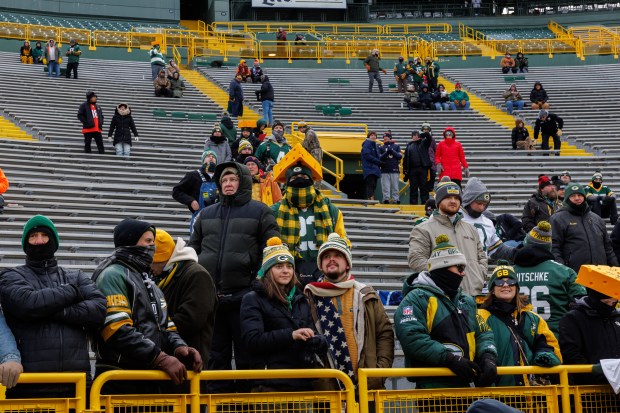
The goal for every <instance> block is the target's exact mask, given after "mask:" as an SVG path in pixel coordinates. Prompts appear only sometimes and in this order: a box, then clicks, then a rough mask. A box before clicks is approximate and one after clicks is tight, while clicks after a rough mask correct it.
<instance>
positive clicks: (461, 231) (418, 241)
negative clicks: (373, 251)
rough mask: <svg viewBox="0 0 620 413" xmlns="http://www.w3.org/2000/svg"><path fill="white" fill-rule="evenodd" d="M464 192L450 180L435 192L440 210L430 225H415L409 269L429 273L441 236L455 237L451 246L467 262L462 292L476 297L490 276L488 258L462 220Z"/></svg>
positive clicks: (410, 247)
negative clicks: (430, 262)
mask: <svg viewBox="0 0 620 413" xmlns="http://www.w3.org/2000/svg"><path fill="white" fill-rule="evenodd" d="M461 201H462V197H461V188H460V187H459V186H458V185H457V184H456V183H454V182H451V181H449V180H448V179H447V177H444V178H442V180H441V182H439V184H438V185H437V189H436V190H435V203H436V204H437V209H436V210H435V211H433V213H432V215H431V216H430V218H429V219H428V221H426V222H423V223H421V224H419V225H416V226H415V227H414V228H413V229H412V230H411V234H410V235H409V254H408V256H407V258H408V260H409V268H411V269H412V270H413V271H414V272H421V271H424V270H426V267H427V262H428V258H429V257H430V256H431V253H432V251H433V249H434V248H435V247H436V243H435V239H436V238H437V236H439V235H440V234H445V233H448V234H453V235H452V238H453V239H452V240H451V241H452V242H453V243H455V245H456V246H457V247H458V249H459V251H461V253H462V254H463V255H464V256H465V258H466V259H467V269H466V270H465V278H464V280H463V291H464V292H465V293H467V294H469V295H472V296H476V295H478V294H479V293H480V291H482V286H483V285H484V281H485V280H486V274H487V254H486V253H485V252H484V247H483V245H482V242H481V241H480V236H479V235H478V231H477V230H476V228H474V227H473V226H472V225H470V224H468V223H467V222H465V221H464V220H463V213H462V212H461V211H460V207H461Z"/></svg>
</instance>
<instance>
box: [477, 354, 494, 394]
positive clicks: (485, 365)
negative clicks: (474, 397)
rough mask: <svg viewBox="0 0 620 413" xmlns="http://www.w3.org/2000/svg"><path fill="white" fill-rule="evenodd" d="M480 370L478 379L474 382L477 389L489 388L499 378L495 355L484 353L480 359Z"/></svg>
mask: <svg viewBox="0 0 620 413" xmlns="http://www.w3.org/2000/svg"><path fill="white" fill-rule="evenodd" d="M480 370H482V371H481V373H480V374H479V375H478V379H477V380H475V381H474V383H475V384H476V387H489V386H490V385H492V384H493V383H495V379H496V378H497V360H496V358H495V356H494V355H492V354H489V353H484V354H483V355H482V357H481V358H480Z"/></svg>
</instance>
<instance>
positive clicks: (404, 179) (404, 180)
mask: <svg viewBox="0 0 620 413" xmlns="http://www.w3.org/2000/svg"><path fill="white" fill-rule="evenodd" d="M408 180H409V175H407V174H404V175H403V182H407V181H408Z"/></svg>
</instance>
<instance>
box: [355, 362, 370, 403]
mask: <svg viewBox="0 0 620 413" xmlns="http://www.w3.org/2000/svg"><path fill="white" fill-rule="evenodd" d="M357 386H358V390H359V400H360V405H359V410H360V413H368V376H367V375H366V369H363V368H362V369H358V370H357Z"/></svg>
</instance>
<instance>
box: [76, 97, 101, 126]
mask: <svg viewBox="0 0 620 413" xmlns="http://www.w3.org/2000/svg"><path fill="white" fill-rule="evenodd" d="M94 105H95V107H96V108H97V109H96V110H97V118H98V119H99V129H101V130H103V110H101V107H100V106H99V105H97V104H96V103H94ZM77 118H78V119H79V120H80V122H82V127H83V128H84V129H90V128H92V127H94V126H95V120H94V119H93V112H92V111H91V110H90V103H89V102H84V103H82V104H81V105H80V108H79V109H78V113H77Z"/></svg>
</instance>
